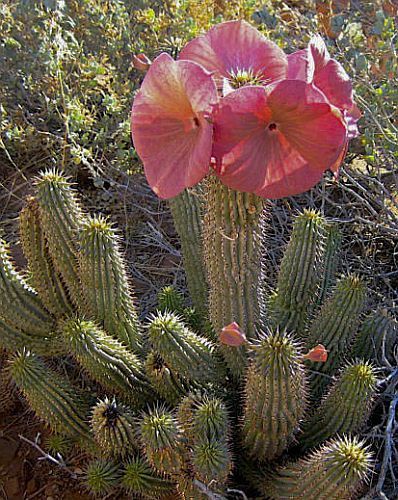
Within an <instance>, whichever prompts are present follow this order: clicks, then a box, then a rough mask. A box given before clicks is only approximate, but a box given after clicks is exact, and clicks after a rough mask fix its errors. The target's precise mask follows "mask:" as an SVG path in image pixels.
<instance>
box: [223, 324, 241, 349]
mask: <svg viewBox="0 0 398 500" xmlns="http://www.w3.org/2000/svg"><path fill="white" fill-rule="evenodd" d="M219 338H220V342H221V343H222V344H225V345H229V346H232V347H238V346H240V345H242V344H244V343H245V342H246V341H247V339H246V335H245V334H244V332H243V331H242V330H241V328H240V326H239V325H238V323H235V321H234V322H233V323H231V324H230V325H227V326H224V328H223V329H222V330H221V333H220V336H219Z"/></svg>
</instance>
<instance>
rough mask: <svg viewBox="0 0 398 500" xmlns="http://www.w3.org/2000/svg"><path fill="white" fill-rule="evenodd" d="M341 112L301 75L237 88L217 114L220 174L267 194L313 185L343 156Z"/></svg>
mask: <svg viewBox="0 0 398 500" xmlns="http://www.w3.org/2000/svg"><path fill="white" fill-rule="evenodd" d="M336 111H337V110H335V109H333V108H332V107H331V106H330V105H329V104H328V103H327V101H326V99H325V97H324V95H323V94H322V93H321V92H319V91H318V90H316V89H315V88H314V87H313V86H312V85H309V84H306V83H305V82H303V81H299V80H285V81H282V82H279V83H277V84H276V85H275V86H274V87H273V88H269V89H267V90H265V89H264V88H261V87H243V88H241V89H239V90H236V91H235V92H232V93H231V94H229V95H228V96H226V97H224V98H223V99H222V100H221V101H220V104H219V106H218V107H217V109H216V111H215V113H214V126H215V132H214V140H215V144H214V147H213V155H214V156H215V158H216V161H217V168H216V173H217V175H218V176H219V177H220V178H221V180H222V182H223V183H225V184H226V185H228V186H229V187H231V188H233V189H237V190H240V191H249V192H255V193H256V194H258V195H260V196H264V197H268V198H281V197H284V196H290V195H294V194H299V193H302V192H304V191H306V190H308V189H310V188H311V187H313V186H314V185H315V184H316V183H317V182H319V180H320V179H321V177H322V174H323V172H324V171H325V170H327V169H329V168H330V167H331V166H334V167H335V166H336V162H337V160H338V159H339V158H341V155H342V150H343V149H344V146H345V142H346V128H345V126H344V124H343V121H342V118H341V116H339V115H340V113H339V112H338V111H337V113H336Z"/></svg>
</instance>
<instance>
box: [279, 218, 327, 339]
mask: <svg viewBox="0 0 398 500" xmlns="http://www.w3.org/2000/svg"><path fill="white" fill-rule="evenodd" d="M324 245H325V220H324V218H323V217H322V216H321V215H320V214H319V213H318V212H316V211H314V210H304V212H303V213H301V214H300V215H298V216H297V217H296V218H295V220H294V224H293V231H292V234H291V237H290V241H289V243H288V245H287V248H286V251H285V253H284V256H283V259H282V262H281V267H280V271H279V274H278V283H277V290H276V293H275V294H274V295H273V296H272V306H271V307H270V316H271V318H272V319H271V322H272V324H273V326H276V327H279V329H280V330H283V329H286V330H288V331H293V332H295V333H296V334H298V335H300V336H303V334H304V326H305V322H306V319H307V315H308V310H309V307H310V305H311V304H313V303H314V299H315V296H316V291H317V285H318V282H319V273H320V271H321V269H322V264H323V262H322V261H323V254H324Z"/></svg>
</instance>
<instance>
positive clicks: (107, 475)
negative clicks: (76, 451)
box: [85, 460, 121, 496]
mask: <svg viewBox="0 0 398 500" xmlns="http://www.w3.org/2000/svg"><path fill="white" fill-rule="evenodd" d="M120 472H121V471H120V469H119V466H118V465H117V464H115V463H114V462H111V461H107V460H93V461H91V462H89V463H88V465H87V467H86V470H85V483H86V487H87V489H88V490H89V491H90V493H92V494H93V495H98V496H102V495H106V494H109V493H111V492H112V491H113V490H114V489H115V488H116V487H117V486H118V485H119V483H120Z"/></svg>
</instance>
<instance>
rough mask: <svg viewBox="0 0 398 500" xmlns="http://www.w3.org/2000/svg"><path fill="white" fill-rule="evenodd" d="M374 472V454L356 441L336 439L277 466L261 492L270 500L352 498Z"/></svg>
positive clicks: (342, 499)
mask: <svg viewBox="0 0 398 500" xmlns="http://www.w3.org/2000/svg"><path fill="white" fill-rule="evenodd" d="M371 471H372V454H371V453H370V451H369V449H368V447H366V446H365V444H364V443H363V442H362V441H359V440H358V439H357V438H350V437H343V438H337V439H335V440H333V441H331V442H330V443H328V444H326V445H324V446H323V447H322V448H321V449H320V450H318V451H315V452H313V453H312V454H310V455H309V456H308V457H306V458H302V459H300V460H298V461H297V462H293V463H290V464H288V465H286V466H285V467H278V468H277V470H276V472H274V473H273V474H271V475H270V477H269V478H268V479H263V481H264V482H263V483H262V484H261V482H260V490H261V491H263V492H264V493H265V494H266V495H267V497H268V498H270V499H275V500H278V499H281V498H292V499H293V498H297V499H301V500H319V499H320V498H330V499H335V500H338V499H341V500H345V499H352V498H357V497H354V495H355V494H356V493H357V492H358V490H359V488H360V487H361V486H362V484H363V482H364V481H365V480H366V478H367V477H368V476H369V474H370V472H371Z"/></svg>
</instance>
